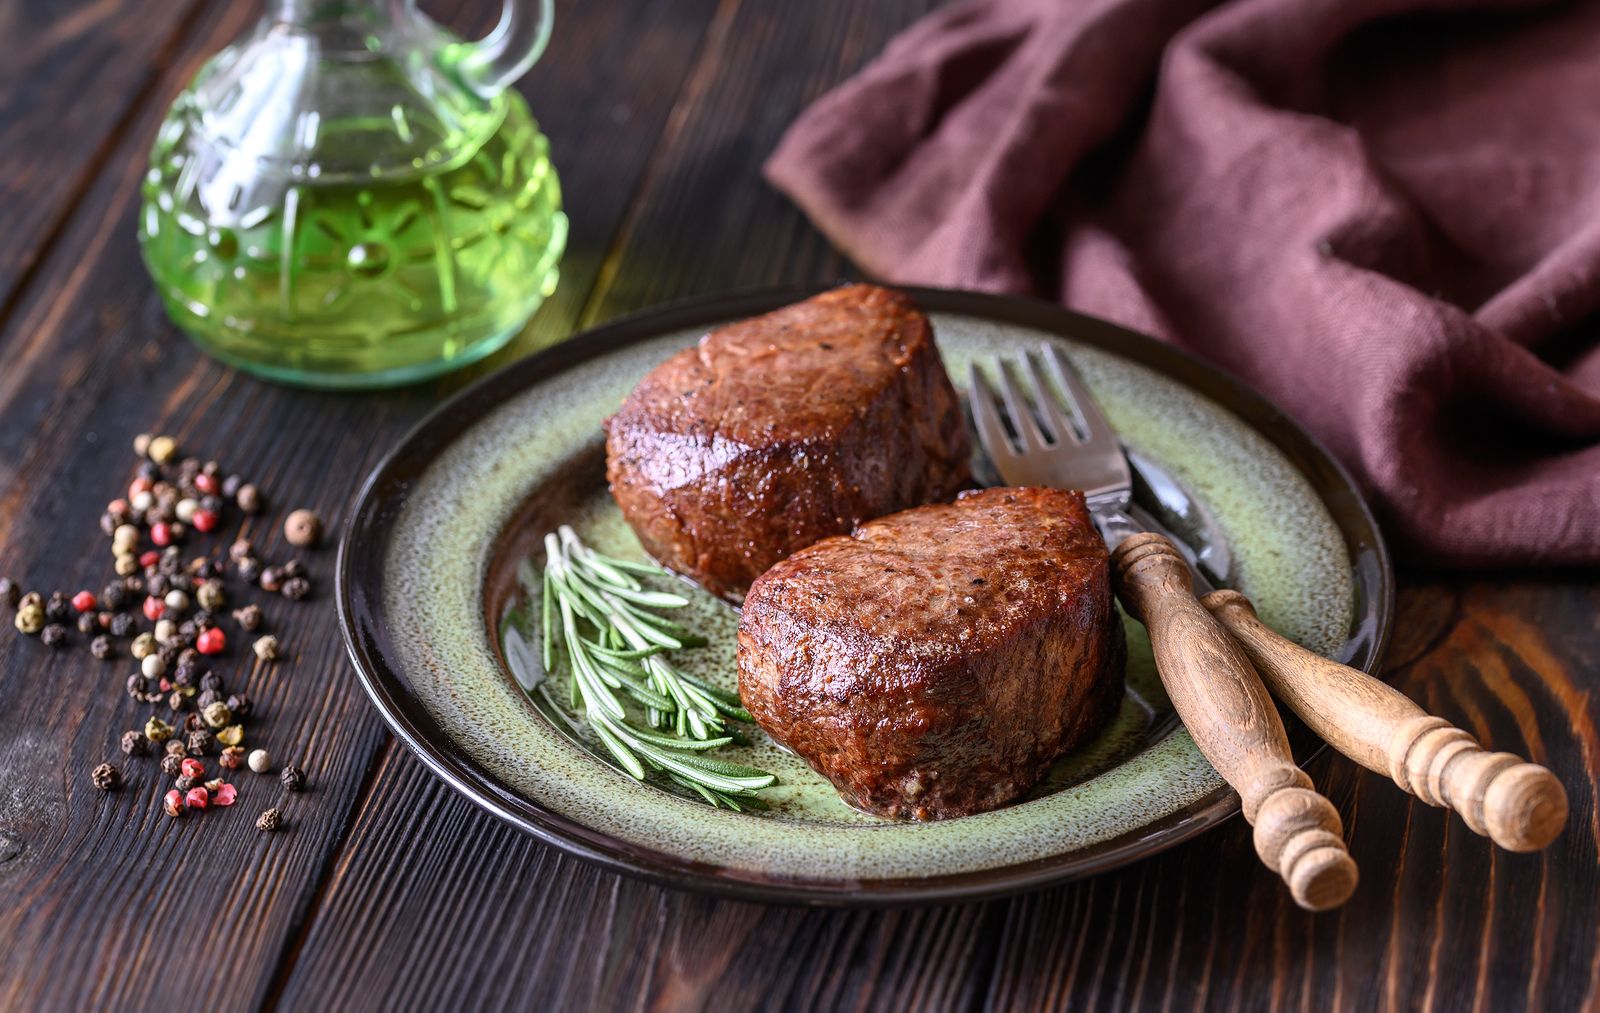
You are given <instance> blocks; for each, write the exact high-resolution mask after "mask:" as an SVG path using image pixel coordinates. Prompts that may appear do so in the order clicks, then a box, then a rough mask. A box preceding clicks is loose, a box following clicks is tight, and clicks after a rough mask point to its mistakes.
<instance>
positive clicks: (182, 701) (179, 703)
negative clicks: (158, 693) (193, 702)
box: [167, 689, 189, 711]
mask: <svg viewBox="0 0 1600 1013" xmlns="http://www.w3.org/2000/svg"><path fill="white" fill-rule="evenodd" d="M167 706H168V707H170V708H172V709H173V710H175V711H183V710H187V709H188V707H189V698H188V697H187V696H185V695H184V693H183V690H181V689H175V690H173V691H172V692H171V693H169V694H168V695H167Z"/></svg>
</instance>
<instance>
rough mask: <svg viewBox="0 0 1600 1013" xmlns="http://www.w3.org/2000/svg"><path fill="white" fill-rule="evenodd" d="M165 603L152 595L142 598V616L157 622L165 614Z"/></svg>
mask: <svg viewBox="0 0 1600 1013" xmlns="http://www.w3.org/2000/svg"><path fill="white" fill-rule="evenodd" d="M166 611H167V603H166V602H164V601H162V600H161V599H160V598H157V597H155V596H154V595H152V596H151V597H149V598H146V599H145V600H144V617H145V618H146V619H148V620H150V621H151V622H157V621H158V620H160V618H161V617H162V616H163V615H164V614H166Z"/></svg>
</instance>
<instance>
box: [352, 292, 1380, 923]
mask: <svg viewBox="0 0 1600 1013" xmlns="http://www.w3.org/2000/svg"><path fill="white" fill-rule="evenodd" d="M831 287H833V286H832V285H830V284H814V285H807V286H801V287H793V286H789V287H783V288H769V289H761V290H756V291H748V292H740V293H734V294H730V295H724V296H716V297H709V298H696V299H687V300H682V301H679V302H674V303H670V304H667V305H664V306H659V307H655V308H651V309H647V310H643V311H640V312H638V313H633V314H630V315H628V316H625V317H621V318H618V319H616V320H614V321H611V322H609V323H606V324H604V325H601V326H599V327H595V328H592V329H590V330H587V331H584V332H582V333H579V334H575V335H573V336H572V337H570V338H568V339H567V340H566V341H563V342H562V343H560V344H558V345H554V346H552V347H550V348H547V349H545V350H543V351H540V352H538V353H535V354H534V355H531V356H529V357H528V358H525V359H521V360H519V361H517V362H514V363H511V364H509V365H507V366H505V367H503V368H502V369H500V370H498V371H497V372H495V373H492V374H490V375H488V376H486V377H484V378H482V379H480V380H478V381H476V382H474V383H473V384H471V385H470V386H468V387H466V388H465V389H463V390H462V391H460V392H459V393H457V394H456V395H454V396H453V397H451V398H450V399H449V400H448V401H446V402H445V403H444V404H442V405H440V406H439V407H438V408H436V409H434V410H433V411H432V412H430V413H429V414H428V415H427V416H426V417H425V418H424V419H422V421H420V422H419V423H417V425H415V426H414V427H412V429H411V431H410V432H409V433H407V434H406V435H405V437H404V438H402V439H401V440H400V441H399V442H398V443H397V444H396V445H395V447H394V448H393V449H392V450H391V451H389V453H388V454H386V455H385V456H384V458H383V459H382V461H380V462H379V463H378V465H377V466H376V467H375V468H374V469H373V470H372V472H371V474H369V475H368V476H367V478H366V480H365V481H364V482H363V483H362V485H361V488H360V490H359V491H358V492H357V493H356V495H355V497H354V498H353V500H352V503H351V507H350V509H349V510H348V511H347V512H346V515H345V516H346V517H347V518H348V520H347V521H346V523H345V524H344V533H343V537H341V539H340V542H339V551H338V558H337V561H336V564H335V566H336V578H335V599H336V603H337V607H338V614H339V628H340V633H341V635H342V636H343V637H344V641H345V646H346V648H347V650H348V651H349V654H350V657H351V660H352V661H353V662H354V664H355V668H356V674H357V677H358V678H359V679H360V681H361V685H362V687H363V688H364V689H365V690H366V693H367V695H368V696H369V697H370V698H371V699H372V702H373V704H374V705H375V706H376V707H377V709H378V712H379V714H380V715H381V716H382V717H383V719H384V721H385V723H386V724H388V726H389V728H390V729H391V730H392V731H393V732H394V734H395V735H396V736H397V737H398V738H399V739H400V740H401V741H402V742H404V743H405V744H406V746H407V747H408V748H409V749H410V750H411V751H412V752H413V753H415V754H416V755H417V756H418V757H419V758H421V760H422V761H423V763H424V764H426V765H427V766H428V768H429V769H430V770H432V771H433V772H434V773H435V774H437V775H438V776H439V777H440V778H441V779H443V780H444V781H445V782H446V783H447V784H449V785H450V786H451V787H453V788H455V789H456V790H457V791H459V792H461V793H462V794H463V795H465V796H466V797H467V798H468V799H470V800H471V801H472V802H473V803H475V804H476V805H478V806H479V807H480V808H482V809H484V810H485V811H487V812H489V813H491V814H492V815H494V816H497V817H499V818H500V819H502V820H505V821H506V822H508V823H510V824H511V825H513V826H516V827H518V828H520V829H522V830H524V831H526V832H528V833H530V834H532V835H534V836H535V837H537V838H539V839H540V840H541V841H543V842H545V843H547V844H550V845H552V846H554V847H557V848H560V849H561V850H563V851H565V852H567V853H569V854H572V855H575V856H577V857H579V858H582V859H585V860H586V861H590V862H594V863H597V864H599V865H601V866H603V867H605V868H607V869H611V870H614V871H617V872H622V873H626V874H629V875H632V876H635V877H638V878H642V879H645V880H648V881H650V882H654V883H658V884H662V885H665V886H672V887H679V888H685V889H691V890H698V891H702V892H710V893H714V894H719V895H724V896H730V897H736V898H740V899H744V900H759V901H769V902H784V903H796V904H812V905H825V906H846V905H848V906H871V907H887V906H904V905H914V904H936V903H955V902H961V901H970V900H978V899H986V898H992V897H1000V896H1005V895H1009V894H1014V893H1020V892H1023V891H1027V890H1034V889H1039V888H1041V887H1044V886H1047V885H1051V884H1056V883H1061V882H1065V881H1068V880H1072V879H1078V878H1081V877H1084V876H1090V875H1094V874H1097V873H1100V872H1105V871H1108V870H1110V869H1114V868H1116V867H1118V866H1121V865H1125V864H1127V863H1129V862H1132V861H1134V860H1135V859H1138V858H1143V857H1146V856H1148V855H1152V854H1155V853H1157V852H1159V851H1164V850H1166V849H1167V848H1170V847H1173V846H1174V845H1177V844H1179V843H1182V842H1183V841H1187V840H1189V839H1191V838H1193V837H1195V836H1197V835H1198V834H1200V833H1203V832H1204V831H1206V830H1208V829H1210V828H1212V827H1214V826H1216V825H1218V824H1220V823H1222V822H1223V821H1225V820H1227V819H1229V818H1230V817H1232V816H1233V815H1235V814H1236V813H1238V812H1239V799H1238V796H1237V795H1236V794H1235V793H1234V792H1233V791H1232V789H1229V788H1227V787H1226V786H1224V787H1222V788H1219V789H1218V790H1216V791H1214V792H1212V793H1210V794H1208V795H1207V796H1205V797H1204V798H1202V799H1199V800H1198V801H1196V802H1194V803H1193V804H1191V805H1189V806H1186V807H1184V808H1183V809H1181V810H1179V811H1178V812H1176V813H1173V814H1171V815H1169V816H1167V817H1165V818H1163V819H1161V820H1158V821H1156V822H1154V823H1151V824H1147V825H1145V826H1144V827H1141V828H1139V829H1137V830H1134V831H1130V832H1129V833H1127V834H1124V835H1122V836H1120V837H1117V838H1115V839H1113V840H1110V841H1106V842H1102V843H1101V844H1098V845H1095V846H1093V847H1090V848H1086V849H1082V850H1079V851H1074V852H1070V853H1067V854H1063V855H1056V856H1052V857H1050V858H1045V859H1039V860H1036V861H1033V862H1027V863H1021V864H1017V865H1010V866H1003V867H1000V868H995V869H983V870H978V871H975V872H968V873H961V874H958V875H952V876H939V877H928V878H914V879H875V880H810V879H784V878H779V877H772V876H764V875H760V874H755V873H744V872H738V871H734V870H729V869H725V868H721V867H718V866H713V865H707V864H703V863H697V862H688V861H684V860H682V859H680V858H676V857H674V856H672V855H668V854H665V853H662V852H659V851H656V850H653V849H650V848H646V847H642V846H637V845H633V844H630V843H627V842H624V841H618V840H616V839H614V838H611V837H609V836H607V835H605V834H602V833H599V832H596V831H594V830H592V829H591V828H589V827H587V826H584V825H583V824H581V823H579V822H577V821H575V820H572V819H569V818H567V817H565V816H562V815H561V814H559V813H555V812H552V811H550V810H548V809H545V808H543V807H541V806H539V805H537V804H536V803H533V802H531V801H529V800H527V799H524V798H522V797H520V796H518V795H517V794H515V793H514V792H513V791H511V790H510V789H509V788H507V787H506V786H504V785H502V784H501V783H499V782H498V781H497V780H496V779H495V778H493V777H492V776H490V775H489V774H487V773H485V772H484V771H482V770H479V769H478V768H477V767H476V765H475V764H474V763H473V761H472V759H471V757H470V756H468V755H467V754H466V753H465V752H464V751H463V750H461V748H460V747H459V746H457V745H456V744H455V743H454V742H453V741H452V740H451V739H450V737H449V735H448V734H447V733H446V732H445V731H444V729H443V728H441V727H440V726H439V724H438V723H437V722H436V721H435V720H434V719H433V717H432V716H431V715H430V714H428V713H427V711H426V709H425V708H424V707H423V706H422V705H421V703H420V702H419V701H418V700H417V699H416V698H415V697H414V696H412V695H411V694H410V692H409V691H408V689H407V688H406V685H405V681H404V680H403V679H402V678H401V677H400V676H399V675H398V674H397V673H396V672H395V671H394V669H393V668H391V667H390V665H389V664H388V661H387V659H386V653H385V652H386V646H387V642H386V639H385V635H384V624H383V621H382V615H381V601H382V598H381V594H382V587H383V576H384V574H383V562H384V556H385V553H384V551H383V549H384V545H385V538H386V533H387V531H388V529H389V527H390V521H392V519H393V518H394V517H395V516H396V515H397V514H398V512H399V509H400V506H401V505H402V504H403V502H404V497H405V495H406V493H407V491H408V488H409V484H410V481H411V480H412V478H413V477H415V476H416V475H418V474H420V473H421V472H422V471H423V470H424V469H425V468H426V466H427V464H428V463H429V462H430V461H431V460H432V459H433V458H434V457H435V456H436V455H437V454H438V453H439V452H440V451H441V450H443V449H444V448H445V447H446V446H448V445H449V444H450V443H451V442H452V441H453V440H454V439H455V438H456V437H457V436H459V435H460V434H461V433H462V432H463V431H465V430H466V429H467V428H468V427H469V426H470V425H472V424H473V423H475V422H476V421H477V420H479V419H480V418H482V417H483V416H484V415H485V414H487V413H488V412H489V411H491V410H493V409H494V408H496V407H498V406H499V405H501V404H503V403H505V402H506V401H507V400H508V399H509V398H511V397H513V396H514V395H516V394H517V393H519V392H520V391H522V390H523V389H524V388H526V387H527V386H529V385H531V384H533V383H536V382H540V381H543V380H546V379H549V378H550V377H552V376H555V375H557V374H559V373H561V372H563V371H565V370H567V369H570V368H572V367H574V366H576V365H579V364H581V363H584V362H587V361H590V360H592V359H594V358H597V357H600V356H603V355H606V354H609V353H611V352H613V351H616V350H617V349H620V348H623V347H626V346H628V345H631V344H634V343H637V342H640V341H645V340H649V339H651V338H654V337H657V336H659V335H661V334H663V333H671V332H674V331H682V330H688V329H691V328H694V327H700V326H709V325H711V324H715V323H719V322H722V321H726V320H733V319H739V318H742V317H747V316H753V315H756V314H758V313H764V312H766V311H768V310H771V309H775V308H777V307H779V306H782V305H785V304H787V303H790V302H794V301H796V300H799V299H803V298H806V297H808V296H811V295H814V294H816V293H817V292H820V291H823V290H825V289H827V288H831ZM903 289H904V291H906V292H908V293H910V295H911V296H912V297H913V298H914V299H916V300H917V302H918V303H919V304H920V305H921V306H922V308H923V309H924V310H926V311H928V312H930V313H949V314H959V315H965V316H973V317H980V318H984V319H988V320H992V321H995V322H998V323H1004V324H1011V325H1017V326H1023V327H1028V328H1031V329H1035V330H1041V331H1045V332H1048V333H1053V334H1058V335H1060V336H1062V337H1064V338H1067V339H1069V340H1072V341H1077V342H1082V343H1085V344H1090V345H1093V346H1095V347H1097V348H1101V349H1103V350H1105V351H1108V352H1110V353H1112V354H1115V355H1119V356H1121V357H1123V358H1126V359H1130V360H1132V361H1134V362H1136V363H1139V364H1141V365H1144V366H1146V367H1149V368H1151V369H1154V370H1156V371H1157V372H1160V373H1162V374H1164V375H1166V376H1169V377H1171V378H1173V379H1175V380H1177V381H1179V382H1180V383H1183V384H1184V385H1186V386H1188V387H1189V388H1191V389H1192V390H1195V391H1197V392H1198V393H1200V394H1203V395H1205V396H1206V397H1208V398H1210V399H1211V400H1213V401H1215V402H1217V403H1218V404H1220V405H1222V406H1223V407H1224V408H1226V409H1228V410H1229V411H1230V412H1232V413H1233V414H1234V415H1236V416H1237V417H1239V418H1240V419H1241V420H1243V421H1244V422H1245V423H1246V424H1247V425H1249V426H1250V427H1251V428H1252V429H1254V430H1256V431H1257V432H1258V433H1260V434H1261V435H1262V436H1263V437H1264V438H1266V439H1267V440H1268V442H1270V443H1271V444H1272V445H1273V446H1274V447H1276V448H1277V449H1278V451H1279V452H1280V453H1282V454H1283V455H1284V456H1285V457H1287V458H1288V459H1289V460H1290V462H1291V463H1293V464H1294V466H1295V467H1296V468H1297V469H1298V470H1299V471H1300V472H1301V474H1302V475H1304V476H1305V478H1306V480H1307V481H1308V482H1310V483H1311V485H1312V488H1313V489H1314V490H1316V492H1317V494H1318V496H1319V497H1320V498H1321V499H1322V501H1323V502H1324V504H1326V505H1327V507H1328V509H1329V511H1330V513H1332V514H1333V517H1334V520H1335V522H1336V523H1337V524H1338V526H1339V528H1340V531H1341V532H1342V533H1343V535H1344V538H1345V544H1346V548H1347V550H1348V551H1349V554H1350V560H1351V567H1352V571H1353V574H1354V577H1355V584H1356V593H1357V597H1358V601H1357V607H1356V625H1355V626H1354V627H1353V628H1352V637H1353V638H1354V639H1355V641H1356V642H1357V645H1358V646H1357V652H1356V656H1355V657H1352V658H1350V659H1348V660H1349V661H1350V663H1351V664H1353V665H1354V666H1355V667H1357V668H1360V669H1362V670H1364V671H1367V672H1369V673H1372V674H1377V673H1378V670H1379V665H1380V663H1381V660H1382V658H1383V653H1384V649H1385V647H1386V646H1387V643H1388V638H1389V631H1390V626H1391V624H1392V621H1393V615H1394V596H1395V586H1394V571H1393V568H1392V566H1391V563H1390V557H1389V551H1388V548H1387V546H1386V545H1385V543H1384V540H1383V536H1382V534H1381V532H1380V531H1379V529H1378V525H1377V521H1376V520H1375V518H1374V517H1373V515H1372V511H1371V509H1370V508H1369V507H1368V505H1367V503H1366V501H1365V500H1364V499H1363V498H1362V496H1361V494H1360V492H1359V491H1358V489H1357V487H1356V485H1355V482H1354V481H1353V480H1352V479H1351V477H1350V475H1349V473H1348V472H1346V471H1345V469H1344V468H1343V466H1342V465H1340V464H1339V463H1338V462H1337V461H1336V460H1335V459H1334V458H1333V456H1332V455H1331V454H1330V453H1329V452H1328V451H1327V449H1326V448H1324V447H1323V446H1322V444H1321V443H1320V442H1318V441H1317V440H1316V438H1315V437H1313V436H1311V435H1310V434H1309V433H1307V432H1306V431H1305V430H1304V429H1302V428H1301V427H1300V425H1299V424H1298V423H1297V422H1295V421H1294V420H1293V419H1292V418H1290V417H1289V416H1288V415H1287V414H1285V413H1284V412H1283V411H1282V410H1281V409H1279V408H1277V407H1276V406H1275V405H1273V404H1272V403H1271V402H1270V401H1268V400H1267V399H1266V398H1265V397H1263V396H1262V395H1260V394H1258V393H1256V392H1255V391H1254V390H1253V389H1251V388H1250V387H1249V386H1247V385H1246V384H1245V383H1244V382H1243V381H1241V380H1238V379H1237V378H1235V377H1233V376H1231V375H1229V374H1227V373H1226V372H1224V371H1222V370H1220V369H1218V368H1217V367H1215V366H1213V365H1211V364H1210V363H1207V362H1204V361H1203V360H1201V359H1199V358H1197V357H1195V356H1193V355H1191V354H1190V353H1188V352H1186V351H1183V350H1182V349H1179V348H1176V347H1174V346H1172V345H1168V344H1165V343H1163V342H1161V341H1158V340H1157V339H1155V338H1153V337H1150V336H1148V335H1145V334H1141V333H1139V332H1137V331H1132V330H1128V329H1127V328H1124V327H1121V326H1118V325H1116V324H1112V323H1109V322H1107V321H1104V320H1100V319H1097V318H1094V317H1089V316H1085V315H1083V314H1080V313H1075V312H1073V311H1071V310H1067V309H1064V308H1062V307H1060V306H1058V305H1056V304H1054V303H1048V302H1043V301H1041V300H1036V299H1029V298H1024V297H1019V296H1005V295H993V294H989V293H982V292H968V291H960V290H953V289H930V288H916V287H904V286H903ZM1290 744H1291V746H1292V747H1293V748H1294V753H1295V756H1296V758H1297V760H1298V762H1299V763H1300V765H1301V766H1304V765H1305V764H1306V763H1308V762H1309V761H1310V760H1311V758H1312V757H1314V756H1315V755H1316V754H1317V753H1318V752H1320V751H1321V749H1322V743H1321V742H1319V741H1318V740H1317V739H1316V738H1315V736H1313V735H1312V734H1311V733H1310V732H1309V731H1307V730H1306V729H1304V728H1303V727H1300V726H1298V724H1294V725H1292V726H1291V728H1290Z"/></svg>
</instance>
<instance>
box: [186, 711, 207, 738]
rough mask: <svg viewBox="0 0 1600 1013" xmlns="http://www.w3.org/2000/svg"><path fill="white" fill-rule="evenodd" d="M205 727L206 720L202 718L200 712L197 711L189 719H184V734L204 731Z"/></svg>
mask: <svg viewBox="0 0 1600 1013" xmlns="http://www.w3.org/2000/svg"><path fill="white" fill-rule="evenodd" d="M205 727H206V719H205V718H203V717H201V716H200V712H199V711H195V712H194V713H193V714H190V715H189V716H188V717H186V718H184V719H183V731H184V734H188V733H189V732H198V731H203V730H204V729H205Z"/></svg>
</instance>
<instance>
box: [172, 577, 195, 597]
mask: <svg viewBox="0 0 1600 1013" xmlns="http://www.w3.org/2000/svg"><path fill="white" fill-rule="evenodd" d="M167 587H169V588H171V589H172V590H174V591H182V592H183V593H184V594H188V593H189V592H190V591H193V590H194V578H192V577H190V576H189V575H188V574H187V573H175V574H173V575H172V576H171V577H169V578H168V579H167Z"/></svg>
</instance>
